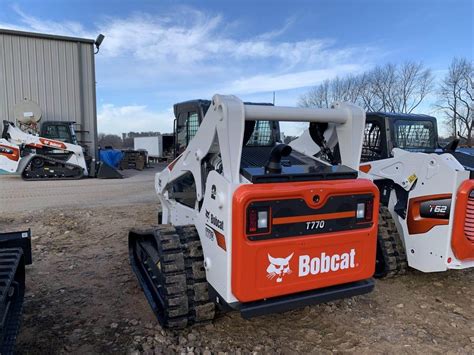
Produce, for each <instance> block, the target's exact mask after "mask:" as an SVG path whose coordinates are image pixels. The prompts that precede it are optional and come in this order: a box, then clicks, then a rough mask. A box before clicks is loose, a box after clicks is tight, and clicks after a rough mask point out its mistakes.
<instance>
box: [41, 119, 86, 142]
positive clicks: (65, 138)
mask: <svg viewBox="0 0 474 355" xmlns="http://www.w3.org/2000/svg"><path fill="white" fill-rule="evenodd" d="M40 136H41V137H44V138H49V139H54V140H58V141H61V142H65V143H70V144H75V145H77V144H78V141H77V135H76V132H75V130H74V122H55V121H45V122H43V123H42V125H41V132H40Z"/></svg>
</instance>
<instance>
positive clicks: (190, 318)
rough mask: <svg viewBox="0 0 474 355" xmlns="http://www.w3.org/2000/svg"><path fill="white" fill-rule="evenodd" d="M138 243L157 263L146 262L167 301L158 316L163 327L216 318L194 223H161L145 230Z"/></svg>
mask: <svg viewBox="0 0 474 355" xmlns="http://www.w3.org/2000/svg"><path fill="white" fill-rule="evenodd" d="M139 234H142V235H145V237H144V238H143V239H141V240H140V242H139V244H140V245H141V248H142V249H144V251H145V252H146V254H147V255H148V256H149V257H150V259H151V260H153V263H154V264H155V265H150V264H147V263H146V262H144V264H143V265H145V266H146V268H148V271H147V272H148V273H149V274H150V275H153V280H154V281H153V283H154V284H155V287H156V288H157V289H158V290H160V291H159V292H160V298H161V299H162V303H163V304H164V307H163V309H161V308H159V310H158V311H155V312H157V313H156V314H157V318H158V321H159V322H160V324H161V326H162V327H164V328H170V329H183V328H185V327H187V326H190V325H193V324H195V323H204V322H209V321H211V320H212V319H214V316H215V305H214V303H213V302H211V301H210V300H209V294H208V286H207V280H206V273H205V270H204V260H203V253H202V246H201V242H200V239H199V235H198V233H197V231H196V228H194V226H184V227H173V226H171V225H159V226H158V227H155V228H154V229H152V230H147V231H142V232H141V233H139Z"/></svg>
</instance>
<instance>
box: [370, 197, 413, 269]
mask: <svg viewBox="0 0 474 355" xmlns="http://www.w3.org/2000/svg"><path fill="white" fill-rule="evenodd" d="M377 243H378V248H377V249H378V252H377V263H379V264H380V263H381V265H383V268H382V270H378V271H376V273H375V277H377V278H389V277H394V276H397V275H403V274H405V273H406V270H407V268H408V263H407V256H406V251H405V246H404V244H403V241H402V239H401V237H400V234H399V233H398V230H397V226H396V225H395V222H394V221H393V218H392V215H391V214H390V211H389V210H388V208H387V207H385V206H380V209H379V226H378V233H377Z"/></svg>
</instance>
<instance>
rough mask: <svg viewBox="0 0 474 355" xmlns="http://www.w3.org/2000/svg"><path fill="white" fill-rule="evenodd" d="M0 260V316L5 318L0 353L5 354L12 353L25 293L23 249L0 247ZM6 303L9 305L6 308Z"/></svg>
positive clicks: (0, 333) (1, 333)
mask: <svg viewBox="0 0 474 355" xmlns="http://www.w3.org/2000/svg"><path fill="white" fill-rule="evenodd" d="M0 261H1V265H0V302H1V309H2V313H1V314H0V317H1V319H5V323H4V327H3V328H2V329H1V332H0V335H1V344H0V353H1V354H2V355H6V354H13V353H14V349H15V342H16V337H17V335H18V330H19V328H20V323H21V313H22V309H23V298H24V294H25V279H24V272H25V271H24V267H25V265H24V259H23V250H22V249H21V248H4V249H0ZM15 276H17V278H18V279H17V280H15ZM12 290H13V294H12ZM8 303H9V306H8V308H6V306H7V304H8ZM3 312H7V313H3Z"/></svg>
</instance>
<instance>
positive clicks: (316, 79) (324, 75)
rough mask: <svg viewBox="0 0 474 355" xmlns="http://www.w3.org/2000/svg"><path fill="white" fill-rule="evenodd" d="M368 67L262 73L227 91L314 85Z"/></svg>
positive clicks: (239, 80) (347, 65)
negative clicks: (279, 73)
mask: <svg viewBox="0 0 474 355" xmlns="http://www.w3.org/2000/svg"><path fill="white" fill-rule="evenodd" d="M364 69H366V68H365V67H364V66H362V65H357V64H346V65H339V66H336V67H331V68H328V69H318V70H308V71H302V72H295V73H288V74H281V75H278V74H277V75H272V74H269V75H267V74H262V75H256V76H253V77H248V78H243V79H238V80H235V81H233V82H232V83H231V86H230V87H229V88H227V89H226V90H225V91H232V92H234V93H237V94H240V93H243V94H248V93H255V92H268V91H279V90H289V89H296V88H301V87H305V86H312V85H316V84H318V83H321V82H323V81H324V80H326V79H330V78H333V77H335V76H337V75H341V76H343V75H345V74H349V73H352V74H357V73H359V72H361V71H362V70H364Z"/></svg>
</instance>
